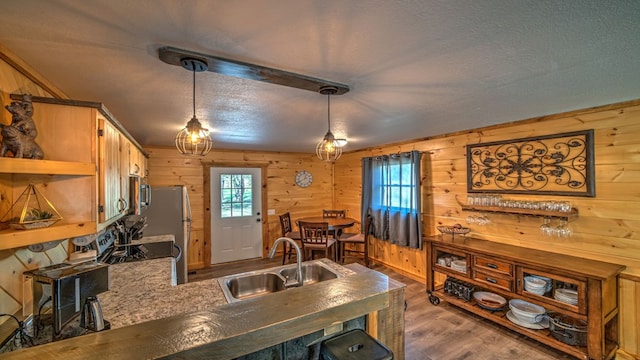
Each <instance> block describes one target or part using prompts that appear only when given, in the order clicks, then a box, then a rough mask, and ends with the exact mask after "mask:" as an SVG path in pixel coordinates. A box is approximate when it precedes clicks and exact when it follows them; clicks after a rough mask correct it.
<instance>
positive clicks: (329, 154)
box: [316, 86, 342, 161]
mask: <svg viewBox="0 0 640 360" xmlns="http://www.w3.org/2000/svg"><path fill="white" fill-rule="evenodd" d="M337 91H338V89H337V88H336V87H335V86H323V87H322V88H320V94H322V95H327V124H328V131H327V133H326V134H325V135H324V138H323V139H322V141H320V142H319V143H318V145H317V146H316V155H317V156H318V159H320V160H322V161H336V160H338V159H339V158H340V156H341V155H342V146H341V145H340V142H339V141H338V140H336V138H335V136H333V133H332V132H331V95H333V94H335V93H336V92H337Z"/></svg>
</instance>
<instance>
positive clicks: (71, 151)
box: [0, 96, 97, 249]
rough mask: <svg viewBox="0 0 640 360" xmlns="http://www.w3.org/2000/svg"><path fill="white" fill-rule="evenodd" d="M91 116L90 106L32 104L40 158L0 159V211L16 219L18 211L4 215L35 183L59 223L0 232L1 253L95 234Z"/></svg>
mask: <svg viewBox="0 0 640 360" xmlns="http://www.w3.org/2000/svg"><path fill="white" fill-rule="evenodd" d="M14 100H22V97H21V96H20V97H19V98H18V99H14ZM96 114H97V110H96V109H92V108H82V107H72V106H60V105H56V104H48V103H38V102H36V101H34V102H33V116H32V118H33V120H34V123H35V125H36V129H37V131H38V136H37V137H36V139H35V140H36V142H37V143H38V145H40V147H41V148H42V150H43V152H44V159H43V160H33V159H16V158H9V157H2V158H0V179H1V181H0V191H1V194H2V196H0V199H1V200H0V213H1V214H2V215H5V214H6V215H7V217H9V218H10V217H13V216H17V215H18V214H17V213H16V211H19V210H21V209H19V208H15V209H13V210H12V214H8V213H7V212H8V211H9V209H10V208H11V205H12V204H13V203H14V202H15V201H16V200H17V199H18V198H19V196H20V194H22V192H23V191H24V190H25V189H26V188H27V186H28V185H29V184H34V185H35V187H36V188H37V189H38V190H39V191H40V192H41V193H42V194H43V195H44V196H45V197H46V198H47V199H48V200H49V201H50V202H51V203H52V204H53V205H54V206H55V208H56V210H57V211H58V212H59V213H60V214H61V216H62V220H61V221H59V222H57V223H55V224H54V225H52V226H50V227H46V228H40V229H31V230H13V229H10V228H9V229H6V228H5V229H3V230H0V249H8V248H15V247H22V246H27V245H31V244H34V243H40V242H46V241H52V240H58V239H64V238H69V237H74V236H80V235H86V234H91V233H95V232H96V229H97V222H96V210H95V209H96V174H97V152H96V142H95V140H96V137H95V134H96V126H97V124H96ZM5 120H6V119H5ZM2 215H0V216H2ZM5 220H6V219H5Z"/></svg>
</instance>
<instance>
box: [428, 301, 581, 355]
mask: <svg viewBox="0 0 640 360" xmlns="http://www.w3.org/2000/svg"><path fill="white" fill-rule="evenodd" d="M433 293H434V295H437V296H438V297H440V298H442V299H443V300H445V301H446V302H448V303H451V304H455V305H456V306H458V307H460V308H462V309H465V310H467V311H470V312H472V313H474V314H476V315H479V316H481V317H483V318H485V319H489V320H491V321H493V322H495V323H497V324H500V325H501V326H504V327H506V328H508V329H511V330H514V331H517V332H519V333H524V334H526V335H527V336H528V337H530V338H532V339H535V340H537V341H539V342H541V343H544V344H546V345H549V346H551V347H552V348H554V349H558V350H561V351H564V352H565V353H568V354H571V355H572V356H575V357H577V358H582V359H585V358H586V357H587V348H586V347H580V346H572V345H568V344H565V343H563V342H561V341H558V340H556V339H555V338H554V337H553V336H552V335H551V332H550V331H549V329H541V330H533V329H528V328H525V327H522V326H519V325H516V324H514V323H513V322H511V321H510V320H509V319H507V317H506V315H507V312H508V310H509V308H508V305H507V306H505V310H500V311H490V310H486V309H483V308H481V307H480V306H478V304H476V302H475V301H473V300H471V301H468V302H467V301H464V300H462V299H459V298H457V297H454V296H450V295H447V294H445V293H444V292H443V291H434V292H433Z"/></svg>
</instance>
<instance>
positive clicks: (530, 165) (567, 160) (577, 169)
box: [467, 130, 595, 197]
mask: <svg viewBox="0 0 640 360" xmlns="http://www.w3.org/2000/svg"><path fill="white" fill-rule="evenodd" d="M593 159H594V155H593V130H586V131H577V132H571V133H562V134H554V135H546V136H536V137H531V138H523V139H515V140H507V141H496V142H490V143H483V144H474V145H467V192H470V193H482V192H492V193H496V192H498V193H510V194H538V195H565V196H585V197H594V196H595V175H594V160H593Z"/></svg>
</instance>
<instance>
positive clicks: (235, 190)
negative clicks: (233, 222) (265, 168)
mask: <svg viewBox="0 0 640 360" xmlns="http://www.w3.org/2000/svg"><path fill="white" fill-rule="evenodd" d="M252 186H253V184H252V181H251V174H220V216H221V217H222V218H230V217H241V216H252V214H253V202H252V196H251V195H252V194H251V191H252V190H251V189H252Z"/></svg>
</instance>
